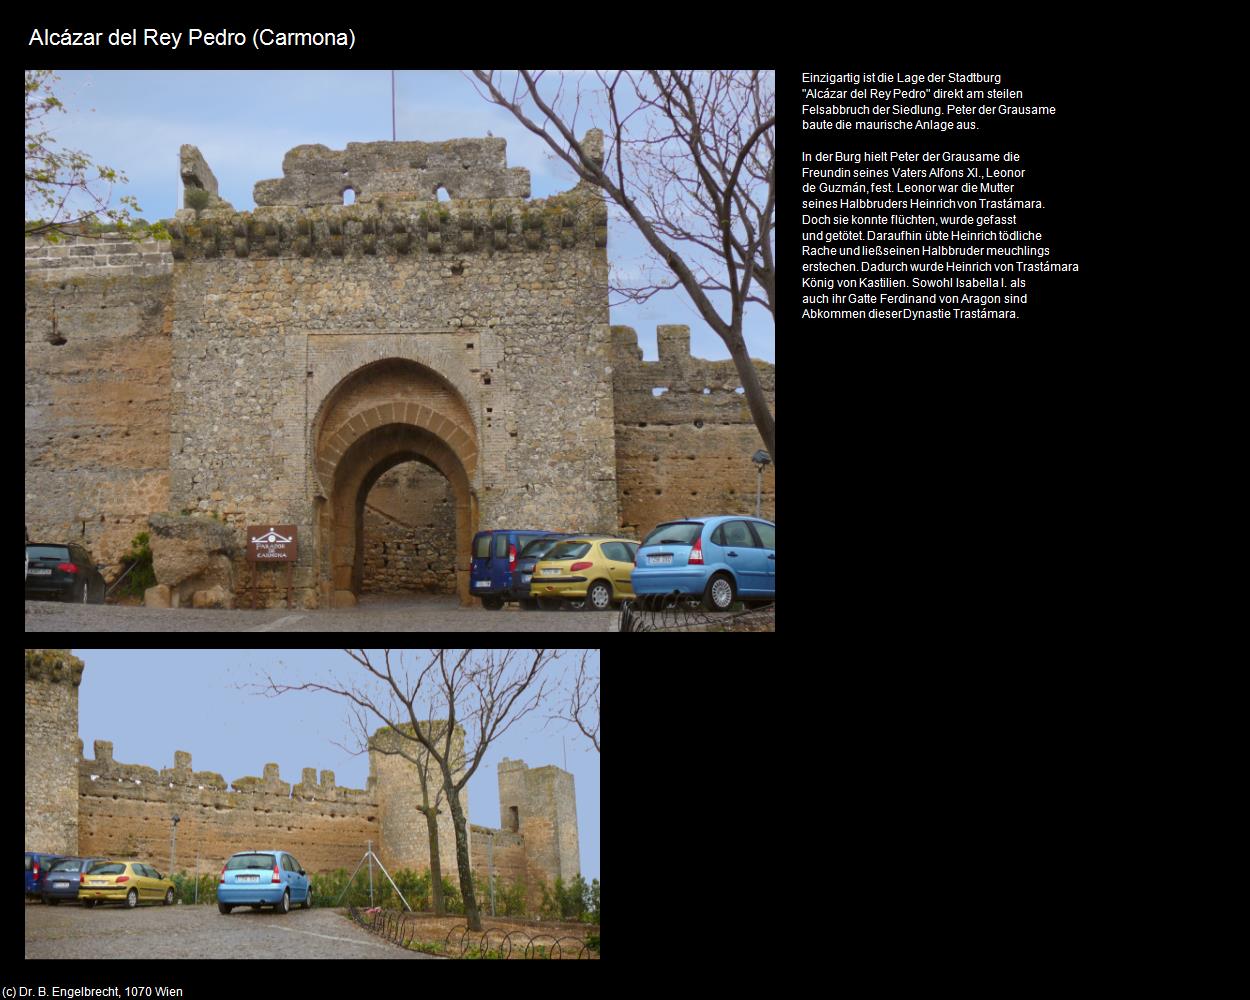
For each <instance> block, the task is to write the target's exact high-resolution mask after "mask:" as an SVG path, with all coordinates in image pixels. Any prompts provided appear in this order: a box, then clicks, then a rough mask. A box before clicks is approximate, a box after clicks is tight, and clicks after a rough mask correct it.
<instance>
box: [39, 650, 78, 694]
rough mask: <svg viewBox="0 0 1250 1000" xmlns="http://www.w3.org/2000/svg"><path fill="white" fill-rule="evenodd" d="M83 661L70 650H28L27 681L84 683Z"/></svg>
mask: <svg viewBox="0 0 1250 1000" xmlns="http://www.w3.org/2000/svg"><path fill="white" fill-rule="evenodd" d="M82 666H83V664H82V660H80V659H79V658H78V657H76V656H72V655H70V651H69V650H68V649H28V650H26V679H27V680H28V681H40V682H42V683H45V684H72V685H73V686H74V687H77V686H78V685H79V684H81V683H82Z"/></svg>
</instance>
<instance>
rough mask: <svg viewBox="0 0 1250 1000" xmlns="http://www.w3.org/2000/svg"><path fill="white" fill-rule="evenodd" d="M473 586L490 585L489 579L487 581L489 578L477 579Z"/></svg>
mask: <svg viewBox="0 0 1250 1000" xmlns="http://www.w3.org/2000/svg"><path fill="white" fill-rule="evenodd" d="M473 586H475V587H489V586H490V581H489V580H478V581H477V583H475V584H474V585H473Z"/></svg>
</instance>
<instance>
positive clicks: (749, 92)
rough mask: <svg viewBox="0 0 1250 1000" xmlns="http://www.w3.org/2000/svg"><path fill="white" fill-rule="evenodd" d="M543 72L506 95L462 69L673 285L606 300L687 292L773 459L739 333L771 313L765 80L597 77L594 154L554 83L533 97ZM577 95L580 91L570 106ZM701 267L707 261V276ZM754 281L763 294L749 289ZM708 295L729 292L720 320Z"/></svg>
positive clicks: (694, 75) (758, 390)
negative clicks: (752, 308)
mask: <svg viewBox="0 0 1250 1000" xmlns="http://www.w3.org/2000/svg"><path fill="white" fill-rule="evenodd" d="M543 77H544V74H543V73H534V72H532V71H529V70H518V71H517V76H516V77H515V79H514V81H513V85H512V87H511V96H510V97H509V96H505V93H504V86H501V82H502V81H501V75H500V74H499V73H498V71H496V70H474V71H473V74H472V78H473V80H474V81H475V82H474V86H475V88H477V89H478V93H479V94H481V95H482V96H483V97H484V98H485V99H486V100H488V101H490V102H492V103H494V104H497V105H499V106H500V107H503V108H506V109H507V110H508V111H509V112H510V113H511V114H512V115H513V117H514V118H516V120H517V121H518V122H519V123H520V124H521V125H522V126H523V127H525V128H526V129H528V130H529V131H530V132H532V133H533V134H534V135H536V136H538V137H540V138H541V139H542V140H543V141H544V142H546V143H547V145H548V147H549V148H550V149H551V150H552V151H553V153H554V154H555V155H556V156H557V157H558V158H559V159H560V160H562V161H563V162H564V163H566V164H567V165H568V166H569V167H570V168H572V169H573V171H574V172H575V173H576V174H577V176H578V177H579V178H580V179H581V180H583V181H585V182H587V183H589V184H592V185H594V186H595V187H597V188H599V189H600V190H601V191H603V192H604V194H605V195H606V196H607V197H608V198H610V199H611V200H612V202H613V203H614V204H615V205H616V206H617V207H618V208H619V209H620V210H621V211H622V212H623V213H624V215H625V216H626V217H627V218H628V219H629V220H630V221H631V222H632V223H633V224H634V225H635V226H636V227H637V229H638V232H639V233H640V234H641V235H642V237H643V239H644V240H645V241H646V242H647V245H648V246H649V247H650V248H651V251H652V252H653V253H654V254H655V255H656V259H657V261H659V262H662V264H663V267H664V268H665V269H666V270H667V271H668V272H669V273H670V274H671V275H672V280H671V281H670V280H654V279H652V280H649V281H645V282H644V283H642V284H632V285H630V286H621V285H620V284H619V283H616V284H614V286H613V288H612V291H613V293H614V294H616V295H620V296H622V297H623V298H622V300H623V301H634V302H645V301H646V300H647V299H649V298H650V297H651V296H652V295H654V294H656V293H657V292H659V291H667V290H670V289H672V288H675V287H681V288H682V289H683V290H684V291H685V292H686V294H687V295H688V296H689V298H690V300H691V302H692V303H693V304H694V306H695V308H696V309H697V310H698V312H699V315H700V316H702V317H703V319H704V320H705V321H706V322H707V324H708V325H709V326H710V327H711V328H712V329H713V330H714V331H715V332H716V334H717V335H718V336H719V337H720V338H721V339H722V341H724V343H725V346H726V347H727V348H728V349H729V353H730V356H731V357H732V358H733V361H734V366H735V368H736V369H737V372H738V375H739V378H740V379H741V382H742V388H743V391H744V393H745V398H746V402H747V405H748V407H749V408H750V411H751V416H752V419H753V420H754V421H755V425H756V427H757V428H758V429H759V432H760V436H761V438H762V439H763V441H764V444H765V447H767V449H768V451H769V453H770V455H771V456H772V458H773V461H774V462H775V461H776V420H775V417H774V416H773V413H772V411H771V409H770V408H769V405H768V401H767V400H766V399H765V397H764V392H763V389H762V387H761V386H760V382H759V375H758V373H757V371H756V369H755V365H754V364H753V363H752V361H751V358H750V355H749V353H748V352H747V348H746V344H745V341H744V340H743V337H742V328H743V315H744V311H745V309H746V306H747V305H748V304H749V303H750V304H757V305H761V306H763V307H764V308H766V309H768V311H769V313H770V314H773V315H775V312H774V308H775V296H774V289H775V282H774V273H773V238H774V232H773V214H774V207H775V183H774V176H775V175H774V166H773V158H774V142H773V137H774V133H775V131H776V116H775V113H774V110H773V108H774V94H773V90H774V84H773V76H772V74H771V73H762V72H758V71H757V72H752V73H739V72H729V71H711V72H708V71H697V72H692V71H681V70H663V71H660V70H650V71H648V72H646V73H642V74H634V73H630V72H626V71H619V72H616V73H613V74H604V73H600V74H597V78H598V81H599V84H600V86H601V87H602V92H601V97H602V100H603V101H604V103H605V104H606V108H607V120H606V122H605V128H606V132H607V137H608V141H607V143H606V148H605V149H604V151H603V154H602V156H601V157H598V156H594V155H591V151H590V150H589V149H587V148H586V144H585V142H583V141H582V140H579V139H578V138H577V136H576V133H575V131H574V126H575V123H576V111H575V112H574V114H573V116H572V117H571V118H569V119H568V120H566V119H565V118H562V117H561V115H560V113H559V111H558V110H557V109H559V108H560V107H561V103H560V101H561V97H562V94H563V87H564V83H565V80H564V78H563V76H562V77H561V79H560V84H559V88H558V89H557V90H556V93H555V95H554V98H553V99H551V100H548V99H547V98H545V97H544V95H543V93H542V88H541V87H540V83H541V81H542V80H543ZM581 96H582V95H581V92H580V90H579V92H578V94H577V104H576V108H577V109H580V107H581ZM527 105H532V107H533V108H534V109H535V111H536V114H535V115H533V116H531V115H530V113H529V112H528V111H527ZM609 171H610V172H609ZM679 248H680V249H679ZM709 261H715V265H714V266H715V267H716V268H717V269H718V272H717V273H716V274H715V275H714V274H713V273H712V272H711V270H710V267H709V264H708V262H709ZM756 286H758V287H759V288H761V289H762V290H763V293H764V294H763V296H762V297H761V296H759V295H756V294H754V293H753V288H755V287H756ZM709 291H717V292H724V293H726V294H727V295H728V298H729V313H728V316H724V315H722V314H721V313H720V312H719V311H718V310H717V308H716V307H715V305H714V304H713V303H712V300H711V299H710V298H709V297H708V294H707V293H708V292H709Z"/></svg>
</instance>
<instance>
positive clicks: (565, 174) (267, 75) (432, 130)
mask: <svg viewBox="0 0 1250 1000" xmlns="http://www.w3.org/2000/svg"><path fill="white" fill-rule="evenodd" d="M57 76H59V77H60V78H61V79H60V80H59V81H58V82H56V83H55V84H54V93H55V94H56V96H57V97H58V98H59V99H60V100H61V101H62V102H63V103H64V104H65V106H66V108H67V113H66V114H59V113H53V114H52V115H51V116H50V117H49V119H48V122H49V123H50V124H51V125H52V127H53V128H54V130H55V131H54V137H55V138H56V140H57V141H58V142H59V143H60V144H61V146H62V147H65V148H69V149H77V150H82V151H84V152H86V153H87V154H88V155H89V156H90V158H91V159H92V160H93V161H94V162H96V163H99V164H104V165H106V166H109V167H112V168H114V169H116V170H118V171H120V172H122V173H124V174H125V175H126V176H127V177H128V178H129V183H128V184H126V185H124V186H123V185H119V186H118V187H117V188H115V192H114V207H118V206H117V203H116V199H117V197H120V195H121V194H123V193H124V194H130V195H133V196H134V197H135V198H137V200H138V202H139V205H140V206H141V207H142V209H143V211H142V217H143V218H145V219H148V220H149V221H155V220H157V219H165V218H171V217H172V216H173V214H174V211H175V210H176V209H177V208H178V207H180V206H179V204H178V198H179V192H180V187H181V185H180V182H179V176H178V150H179V147H180V146H181V145H182V144H183V143H190V144H191V145H194V146H198V147H199V149H200V152H201V153H203V154H204V159H205V160H206V161H207V163H208V165H209V167H210V168H211V169H212V171H213V174H214V175H215V176H216V177H217V182H218V185H219V187H220V192H219V193H220V194H221V197H222V198H224V199H225V200H226V201H228V202H230V203H232V204H233V205H234V207H235V210H236V211H240V212H244V211H251V210H252V209H253V208H255V203H254V202H253V201H252V189H253V186H254V185H255V184H256V182H257V181H260V180H267V179H270V178H280V177H281V176H282V158H283V156H284V155H285V154H286V152H287V151H288V150H289V149H291V148H292V147H294V146H299V145H305V144H310V143H321V144H323V145H325V146H328V147H330V148H331V149H344V148H345V147H346V145H347V143H349V142H375V141H378V140H389V139H390V138H391V74H390V72H388V71H386V70H370V71H269V72H264V71H190V70H188V71H162V70H143V71H121V70H110V71H91V70H64V71H57ZM395 78H396V88H395V89H396V114H395V121H396V126H395V127H396V132H395V134H396V138H398V139H399V140H401V141H407V140H419V141H423V142H439V141H443V140H446V139H458V138H476V137H483V136H485V135H486V134H487V132H488V131H489V132H491V133H493V134H494V135H495V136H497V137H502V138H504V139H506V140H507V144H508V146H507V158H508V165H509V166H510V167H525V168H527V169H528V170H529V171H530V181H531V196H532V197H534V198H543V197H546V196H548V195H551V194H555V193H557V192H560V191H567V190H568V189H569V188H571V187H573V186H574V185H575V184H576V183H577V178H576V177H575V176H574V174H573V172H572V171H571V170H570V169H569V168H568V167H567V166H565V164H563V163H562V162H560V161H558V160H556V159H555V157H554V154H552V153H551V151H550V149H549V148H548V147H547V146H546V144H545V143H544V142H543V141H542V140H540V139H539V138H537V137H536V136H534V135H533V134H532V133H530V132H528V131H527V130H526V129H525V128H524V127H522V126H521V125H520V124H519V123H518V122H517V121H516V120H515V119H514V118H513V117H512V115H511V114H510V113H509V112H507V111H505V110H503V109H502V108H499V107H497V106H495V105H493V104H490V103H488V102H487V101H486V100H484V99H483V98H482V97H480V96H479V95H478V94H477V93H476V92H475V90H474V88H473V86H472V85H471V84H470V82H469V80H468V79H466V78H465V76H464V75H463V74H461V73H459V72H454V71H398V72H396V74H395ZM596 110H597V109H596V108H595V107H594V105H593V102H587V103H585V104H584V105H583V109H582V111H581V113H580V117H579V118H578V122H577V132H578V135H579V137H580V136H581V135H582V134H584V132H585V130H586V129H587V128H589V127H591V126H592V125H599V126H602V125H603V124H604V122H603V121H602V120H601V118H602V116H601V115H599V116H598V118H599V119H600V120H595V118H596ZM645 251H646V245H645V243H644V242H643V241H642V239H641V237H639V236H638V235H637V233H636V231H635V230H634V229H633V227H632V226H630V225H629V224H627V223H625V222H621V221H618V220H617V219H616V218H615V216H611V222H610V231H609V236H608V260H609V262H610V264H611V266H612V268H613V269H614V273H619V272H622V271H624V272H631V271H633V270H634V269H636V268H637V267H638V265H639V262H640V259H641V257H642V255H643V254H644V252H645ZM722 315H726V316H727V315H728V309H727V307H725V308H722ZM611 322H612V323H614V324H621V325H625V326H632V327H633V328H634V329H635V330H636V331H637V332H638V339H639V344H640V345H641V346H642V349H643V354H644V358H645V359H646V360H648V361H654V360H656V358H657V357H658V355H657V354H656V348H655V327H656V326H657V325H659V324H664V323H684V324H687V325H688V326H689V327H690V329H691V353H692V354H694V355H695V356H697V357H704V358H710V359H714V360H724V359H727V358H728V357H729V352H728V351H727V350H726V348H725V346H724V344H723V342H722V341H721V340H720V338H719V337H717V336H716V335H715V334H714V333H713V332H712V330H711V328H710V327H708V326H707V324H706V323H705V322H704V321H703V319H702V318H701V317H700V316H699V314H698V313H697V312H696V310H695V308H694V306H693V305H692V304H691V302H690V300H689V298H688V297H687V296H686V295H685V293H684V292H678V291H671V292H665V293H661V294H659V295H656V296H655V297H653V298H652V299H651V300H650V301H649V302H647V303H645V304H643V305H622V306H615V307H613V309H612V316H611ZM745 335H746V342H747V347H748V349H749V351H750V353H751V356H752V357H755V358H761V359H763V360H765V361H769V362H775V355H774V334H773V323H772V318H771V316H769V315H768V313H767V312H766V311H764V310H763V309H761V308H760V307H759V306H750V307H748V311H747V314H746V327H745Z"/></svg>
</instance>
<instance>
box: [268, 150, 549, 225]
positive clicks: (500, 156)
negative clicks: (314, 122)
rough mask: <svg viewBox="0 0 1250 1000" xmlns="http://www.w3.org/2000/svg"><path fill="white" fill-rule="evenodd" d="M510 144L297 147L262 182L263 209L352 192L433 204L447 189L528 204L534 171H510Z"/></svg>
mask: <svg viewBox="0 0 1250 1000" xmlns="http://www.w3.org/2000/svg"><path fill="white" fill-rule="evenodd" d="M506 145H507V143H506V142H505V140H503V139H496V138H488V139H451V140H448V141H447V142H349V143H348V144H347V148H346V149H330V148H328V147H326V146H321V145H309V146H296V147H295V148H294V149H292V150H291V151H290V152H288V153H287V154H286V156H285V157H283V160H282V173H283V176H282V177H281V178H278V179H275V180H267V181H260V182H258V183H257V184H256V187H255V189H254V191H253V197H254V198H255V200H256V204H257V205H258V206H259V205H296V206H301V207H305V208H308V207H312V206H313V205H341V204H343V192H344V191H346V190H347V189H348V188H350V189H351V190H352V191H354V192H355V195H356V200H357V201H361V202H367V201H372V200H374V199H375V198H377V197H378V196H379V195H387V196H388V197H390V198H391V199H401V198H407V199H425V198H433V197H434V196H435V192H436V191H437V190H438V189H439V188H440V187H441V188H445V189H446V191H447V194H448V196H449V197H451V198H528V197H529V194H530V172H529V171H528V170H526V169H525V168H524V167H509V166H508V165H507V161H506V158H505V153H504V150H505V147H506Z"/></svg>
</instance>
